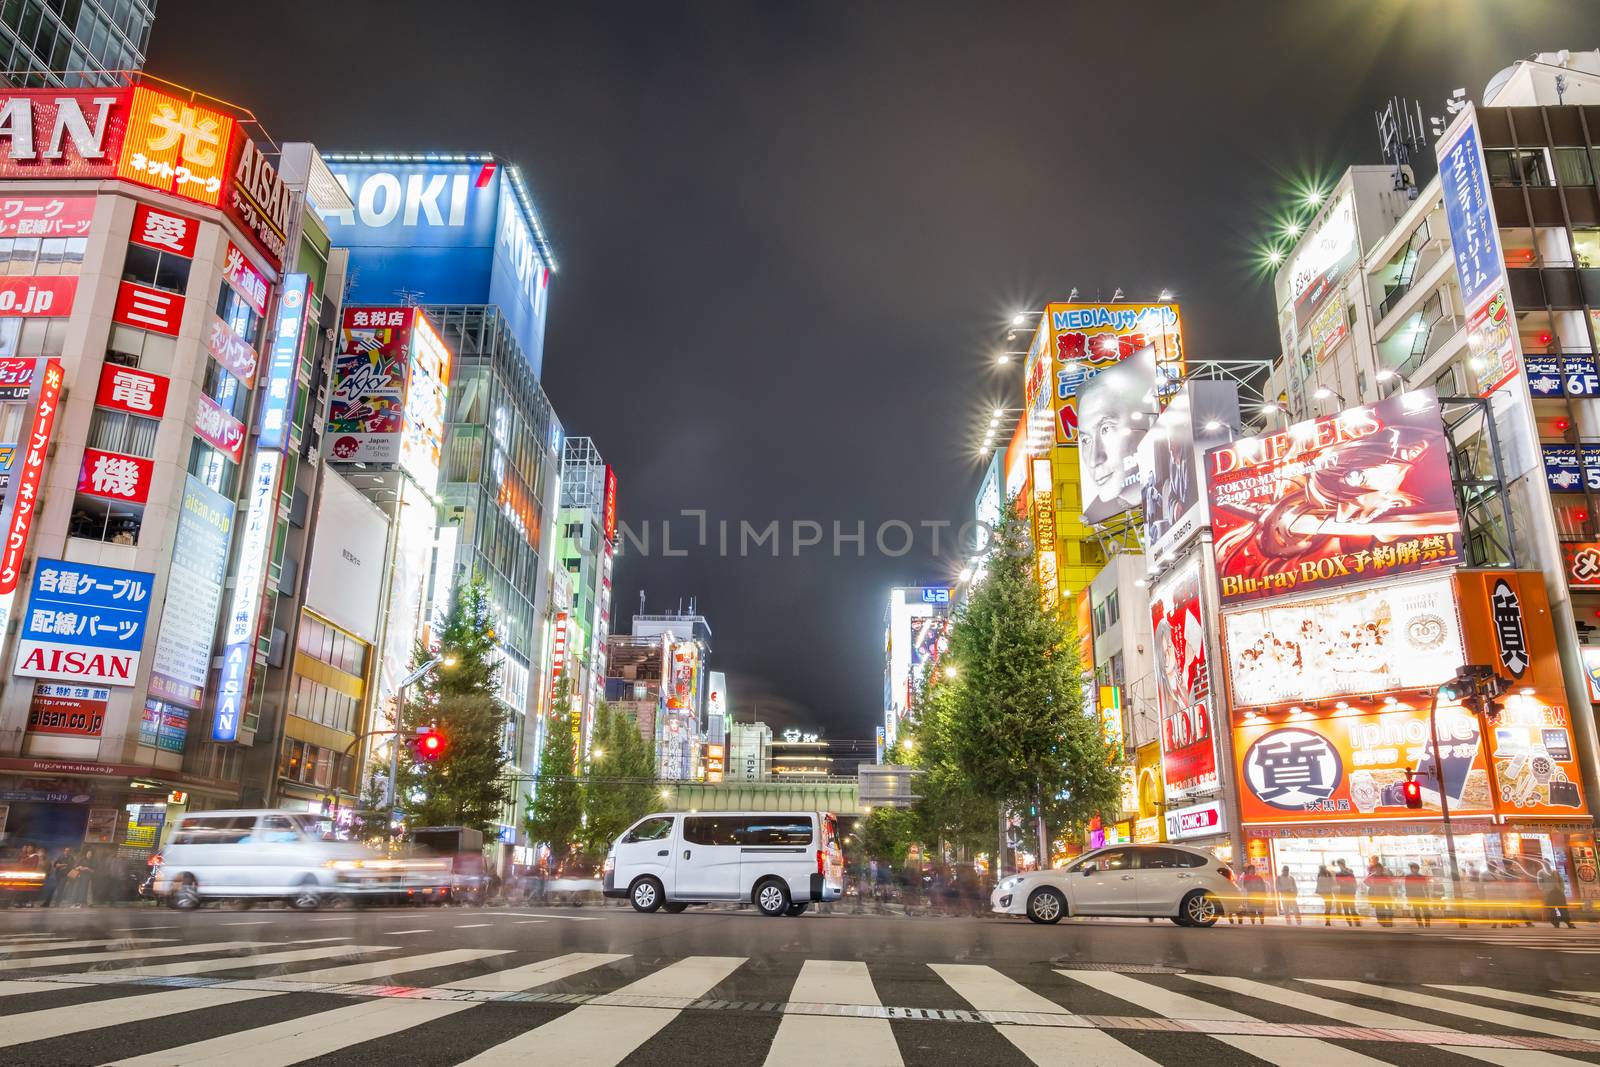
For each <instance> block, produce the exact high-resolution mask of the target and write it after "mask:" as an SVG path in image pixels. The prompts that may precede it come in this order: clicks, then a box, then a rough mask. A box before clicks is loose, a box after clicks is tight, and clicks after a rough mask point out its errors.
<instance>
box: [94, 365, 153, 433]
mask: <svg viewBox="0 0 1600 1067" xmlns="http://www.w3.org/2000/svg"><path fill="white" fill-rule="evenodd" d="M94 402H95V403H96V404H98V405H99V406H100V407H103V408H115V409H116V410H118V411H126V412H127V413H128V414H130V415H144V416H147V417H149V418H152V419H159V418H160V417H161V416H162V415H164V414H166V411H167V379H166V378H164V377H163V376H161V375H159V374H151V373H150V372H149V371H144V370H139V369H138V368H136V367H122V366H118V365H117V364H115V363H107V364H105V365H104V366H102V367H101V368H100V391H99V392H97V393H96V394H95V397H94Z"/></svg>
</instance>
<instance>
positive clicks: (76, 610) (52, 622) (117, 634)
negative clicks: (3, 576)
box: [16, 559, 155, 686]
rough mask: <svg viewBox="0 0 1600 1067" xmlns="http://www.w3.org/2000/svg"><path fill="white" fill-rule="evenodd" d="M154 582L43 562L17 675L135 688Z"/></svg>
mask: <svg viewBox="0 0 1600 1067" xmlns="http://www.w3.org/2000/svg"><path fill="white" fill-rule="evenodd" d="M154 581H155V575H153V574H149V573H147V572H145V571H125V570H121V569H120V568H116V567H98V566H95V565H93V564H89V563H69V562H67V561H65V560H55V559H39V560H37V561H36V562H35V565H34V571H33V588H32V590H31V592H30V594H29V596H28V606H27V608H26V610H24V612H23V614H22V632H21V635H20V639H19V640H18V642H17V666H16V673H17V674H19V675H22V676H25V677H29V678H55V679H62V680H69V681H75V682H87V683H99V684H101V685H122V686H131V685H133V684H134V677H135V675H137V674H138V670H139V651H140V649H141V648H142V647H143V645H144V643H145V632H144V631H145V621H146V618H147V617H148V615H149V612H150V591H151V588H152V586H153V584H154Z"/></svg>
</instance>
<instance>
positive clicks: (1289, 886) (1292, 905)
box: [1274, 863, 1305, 926]
mask: <svg viewBox="0 0 1600 1067" xmlns="http://www.w3.org/2000/svg"><path fill="white" fill-rule="evenodd" d="M1274 888H1275V889H1277V891H1278V914H1279V915H1282V916H1283V922H1284V925H1285V926H1287V925H1288V924H1289V923H1290V922H1291V921H1292V922H1293V923H1294V924H1295V925H1296V926H1301V925H1304V921H1305V920H1304V919H1302V918H1301V916H1300V884H1299V883H1298V882H1296V881H1295V880H1294V875H1293V874H1290V873H1289V865H1288V864H1287V863H1285V864H1284V865H1283V870H1281V871H1279V872H1278V881H1277V884H1276V885H1275V886H1274Z"/></svg>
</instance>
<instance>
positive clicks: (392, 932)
mask: <svg viewBox="0 0 1600 1067" xmlns="http://www.w3.org/2000/svg"><path fill="white" fill-rule="evenodd" d="M433 933H438V931H437V930H429V929H426V928H422V929H416V930H389V931H387V932H385V933H384V935H383V936H384V937H395V936H396V935H399V934H433Z"/></svg>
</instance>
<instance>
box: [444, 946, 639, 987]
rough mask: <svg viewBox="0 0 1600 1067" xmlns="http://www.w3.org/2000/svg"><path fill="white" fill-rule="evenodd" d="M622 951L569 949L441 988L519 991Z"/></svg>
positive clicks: (611, 959)
mask: <svg viewBox="0 0 1600 1067" xmlns="http://www.w3.org/2000/svg"><path fill="white" fill-rule="evenodd" d="M627 958H628V956H627V954H626V953H615V952H569V953H568V954H567V955H565V956H556V957H554V958H552V959H548V960H540V961H539V962H538V963H530V964H528V965H527V966H526V967H511V968H508V969H507V970H504V971H490V972H489V973H488V974H481V975H478V976H477V977H476V978H464V979H462V980H461V981H459V982H446V983H445V984H444V987H443V988H445V989H475V990H487V991H490V992H496V993H520V992H522V991H524V990H528V989H537V988H538V987H540V986H542V985H549V984H550V983H551V982H559V981H560V980H561V979H563V978H570V977H572V976H573V975H575V974H582V973H583V972H584V971H588V970H593V969H594V968H596V967H604V966H605V965H606V964H608V963H615V962H617V961H618V960H625V959H627Z"/></svg>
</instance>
